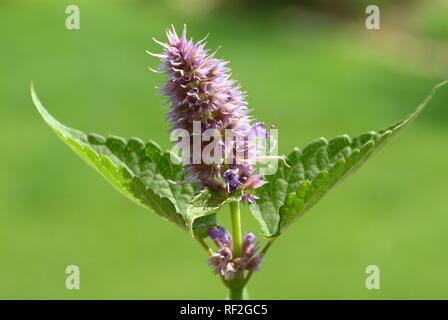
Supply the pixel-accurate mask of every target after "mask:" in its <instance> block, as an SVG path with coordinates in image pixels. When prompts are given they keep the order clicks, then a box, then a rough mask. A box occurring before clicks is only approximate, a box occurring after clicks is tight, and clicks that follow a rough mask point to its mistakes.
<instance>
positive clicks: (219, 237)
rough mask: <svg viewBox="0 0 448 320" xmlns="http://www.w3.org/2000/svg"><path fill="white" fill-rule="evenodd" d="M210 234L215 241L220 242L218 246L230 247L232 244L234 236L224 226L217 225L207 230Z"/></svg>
mask: <svg viewBox="0 0 448 320" xmlns="http://www.w3.org/2000/svg"><path fill="white" fill-rule="evenodd" d="M207 233H208V236H209V237H210V238H211V239H212V240H214V241H215V242H216V241H217V242H219V244H218V246H219V245H221V246H226V247H230V246H231V245H232V237H231V236H230V234H229V233H228V232H227V231H226V229H225V228H224V227H222V226H216V227H214V228H209V229H208V230H207Z"/></svg>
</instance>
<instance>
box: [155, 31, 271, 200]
mask: <svg viewBox="0 0 448 320" xmlns="http://www.w3.org/2000/svg"><path fill="white" fill-rule="evenodd" d="M167 37H168V43H162V42H160V41H157V40H155V41H156V42H157V43H159V44H161V45H162V46H163V47H164V51H163V53H162V54H152V55H154V56H157V57H159V58H161V60H162V65H161V70H163V71H164V73H166V74H167V75H168V81H167V83H166V84H165V86H164V87H163V88H162V93H163V94H164V95H165V96H166V97H168V98H169V100H170V104H171V106H170V109H169V112H168V121H169V123H170V125H171V130H172V132H175V131H176V130H183V131H186V132H188V134H189V137H190V138H189V140H188V142H187V144H188V147H189V148H188V150H189V151H190V150H191V151H192V152H191V153H189V154H188V156H187V157H185V158H184V164H185V169H186V171H187V172H188V174H189V176H190V178H192V179H194V180H198V181H199V182H200V183H201V185H202V186H207V187H209V188H212V189H216V190H223V191H226V192H228V193H229V194H230V193H232V192H234V191H235V190H236V189H238V188H241V189H243V190H252V189H256V188H258V187H260V186H262V185H263V184H264V183H265V182H264V181H263V180H262V178H261V176H259V175H255V174H254V170H255V169H254V166H255V164H256V162H257V157H258V156H259V153H260V150H259V149H260V148H259V146H258V145H259V144H258V143H257V141H259V140H260V138H261V139H266V137H267V131H266V130H265V129H264V124H263V123H262V122H257V123H255V124H251V120H252V118H251V117H250V116H249V115H248V114H249V110H248V108H247V102H246V101H245V100H244V94H243V93H242V92H241V90H240V88H239V86H238V84H237V82H236V81H235V80H232V79H230V69H229V68H228V67H227V64H228V62H227V61H223V60H220V59H217V58H215V55H214V54H209V51H208V50H207V49H205V42H204V41H205V39H203V40H201V41H199V42H196V43H194V42H193V41H192V40H189V39H187V37H186V29H185V28H184V30H183V32H182V35H181V36H180V37H179V36H178V35H177V34H176V31H175V30H174V28H172V29H170V30H168V31H167ZM150 54H151V53H150ZM195 129H198V131H196V130H195ZM207 130H208V132H210V130H214V132H213V131H212V133H211V136H212V138H210V137H209V138H208V139H206V140H208V141H205V142H204V141H203V139H201V141H200V147H199V149H200V150H199V151H200V155H199V158H198V156H197V155H195V153H194V152H195V147H194V142H195V141H194V140H195V135H196V136H198V135H200V136H201V137H204V136H205V132H207ZM218 135H219V136H220V138H219V139H218V138H217V136H218ZM210 141H212V142H214V143H216V144H215V145H214V148H213V151H212V152H210V153H209V154H210V155H211V157H212V158H213V160H214V161H206V159H204V152H205V151H206V150H205V148H206V145H207V144H209V143H210ZM183 147H185V146H183ZM183 147H181V149H182V148H183ZM255 199H256V198H255V196H253V195H250V194H246V195H245V196H244V197H243V200H245V201H247V202H253V201H255Z"/></svg>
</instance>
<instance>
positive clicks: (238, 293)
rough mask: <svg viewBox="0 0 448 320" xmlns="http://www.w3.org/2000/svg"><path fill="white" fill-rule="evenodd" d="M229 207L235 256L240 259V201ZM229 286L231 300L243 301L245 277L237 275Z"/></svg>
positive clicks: (232, 203) (233, 202)
mask: <svg viewBox="0 0 448 320" xmlns="http://www.w3.org/2000/svg"><path fill="white" fill-rule="evenodd" d="M229 206H230V216H231V220H232V242H233V256H234V258H239V257H240V256H241V247H242V236H241V215H240V203H239V202H238V201H232V202H230V204H229ZM229 284H230V285H229V289H230V294H229V299H230V300H243V299H244V286H245V282H244V278H243V275H242V274H240V275H236V276H235V278H234V279H233V280H232V282H231V283H229Z"/></svg>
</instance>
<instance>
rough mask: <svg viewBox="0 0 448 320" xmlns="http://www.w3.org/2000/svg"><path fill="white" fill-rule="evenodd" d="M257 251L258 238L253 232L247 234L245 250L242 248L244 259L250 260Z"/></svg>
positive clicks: (244, 244) (244, 242) (244, 243)
mask: <svg viewBox="0 0 448 320" xmlns="http://www.w3.org/2000/svg"><path fill="white" fill-rule="evenodd" d="M256 251H257V238H256V237H255V235H254V234H253V233H251V232H249V233H247V234H246V236H245V237H244V241H243V248H242V254H241V255H242V257H244V258H250V257H252V256H253V255H254V254H255V252H256Z"/></svg>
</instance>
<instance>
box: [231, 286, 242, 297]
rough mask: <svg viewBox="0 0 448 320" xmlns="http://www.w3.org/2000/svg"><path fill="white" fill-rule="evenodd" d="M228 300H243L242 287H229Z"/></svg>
mask: <svg viewBox="0 0 448 320" xmlns="http://www.w3.org/2000/svg"><path fill="white" fill-rule="evenodd" d="M229 299H230V300H244V287H232V288H230V295H229Z"/></svg>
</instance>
